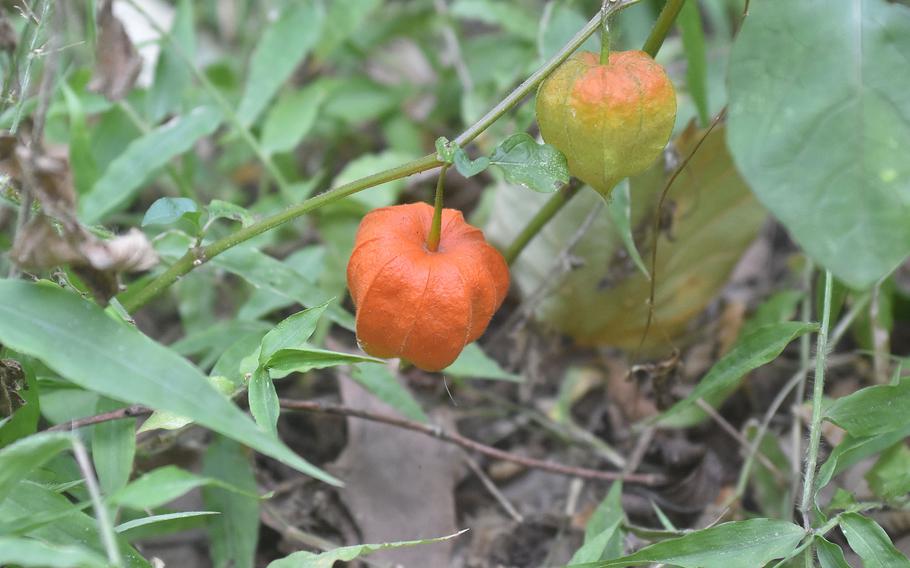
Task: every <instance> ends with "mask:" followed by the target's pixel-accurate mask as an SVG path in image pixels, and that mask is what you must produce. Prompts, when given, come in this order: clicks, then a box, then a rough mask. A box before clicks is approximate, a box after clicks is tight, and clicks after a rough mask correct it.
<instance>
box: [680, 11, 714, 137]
mask: <svg viewBox="0 0 910 568" xmlns="http://www.w3.org/2000/svg"><path fill="white" fill-rule="evenodd" d="M677 19H678V21H679V28H680V30H681V31H682V42H683V49H684V50H685V52H686V88H687V89H688V91H689V96H691V97H692V100H694V101H695V108H696V109H698V121H699V124H700V125H701V127H702V128H707V127H708V124H709V123H710V121H711V120H710V117H709V116H708V58H707V55H706V54H705V31H704V30H703V29H702V26H701V14H700V13H699V11H698V2H683V6H682V10H680V12H679V16H678V17H677Z"/></svg>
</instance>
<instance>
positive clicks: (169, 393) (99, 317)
mask: <svg viewBox="0 0 910 568" xmlns="http://www.w3.org/2000/svg"><path fill="white" fill-rule="evenodd" d="M0 341H2V342H3V343H5V344H6V345H8V346H10V347H12V348H13V349H16V350H17V351H20V352H22V353H26V354H29V355H32V356H34V357H37V358H39V359H41V360H42V361H43V362H44V363H45V364H46V365H48V366H49V367H50V368H52V369H54V370H55V371H56V372H58V373H59V374H60V375H61V376H63V377H65V378H67V379H69V380H70V381H72V382H74V383H76V384H78V385H79V386H82V387H84V388H87V389H92V390H94V391H96V392H98V393H101V394H104V395H106V396H109V397H111V398H115V399H117V400H121V401H124V402H131V403H138V404H145V405H148V406H151V407H153V408H155V409H159V410H166V411H169V412H173V413H175V414H178V415H181V416H186V417H188V418H191V419H193V420H195V421H196V422H198V423H199V424H202V425H203V426H206V427H208V428H211V429H212V430H215V431H216V432H221V433H223V434H224V435H226V436H229V437H232V438H234V439H236V440H238V441H240V442H243V443H244V444H247V445H249V446H251V447H253V448H255V449H257V450H258V451H260V452H262V453H264V454H266V455H269V456H271V457H273V458H275V459H278V460H279V461H282V462H284V463H285V464H287V465H289V466H291V467H293V468H295V469H297V470H299V471H301V472H303V473H305V474H307V475H311V476H313V477H315V478H317V479H321V480H323V481H326V482H328V483H332V484H337V483H339V482H338V481H337V480H336V479H334V478H333V477H332V476H330V475H328V474H326V473H325V472H323V471H322V470H320V469H318V468H316V467H314V466H313V465H311V464H309V463H308V462H306V461H305V460H303V459H302V458H300V457H299V456H297V455H296V454H294V453H293V452H292V451H291V450H290V449H289V448H288V447H287V446H285V445H284V444H282V443H281V442H279V441H278V440H276V439H275V438H273V437H271V436H269V435H268V434H266V433H265V432H263V431H262V430H260V429H259V428H258V427H257V426H256V425H255V423H253V421H252V420H250V419H249V418H248V417H247V416H246V415H245V414H244V413H243V412H242V411H240V409H239V408H237V407H236V406H234V405H233V404H232V403H231V402H230V401H229V400H227V399H226V398H225V397H224V396H223V395H222V394H221V393H219V392H218V391H217V390H215V388H214V387H212V386H211V384H210V383H209V382H208V380H206V378H205V376H204V375H203V374H202V373H200V372H199V370H198V369H196V368H195V367H194V366H193V365H191V364H190V363H189V362H188V361H187V360H186V359H184V358H182V357H180V356H179V355H177V354H176V353H174V352H173V351H170V350H169V349H167V348H166V347H164V346H162V345H160V344H158V343H156V342H154V341H153V340H151V339H149V338H148V337H146V336H145V335H142V334H141V333H140V332H139V331H138V330H136V329H135V328H133V327H129V326H126V325H122V324H119V323H117V322H115V321H114V320H112V319H111V318H109V317H108V316H107V315H105V313H104V311H102V310H101V309H100V308H98V307H97V306H95V305H94V304H91V303H89V302H86V301H84V300H82V299H81V298H79V297H77V296H75V295H73V294H71V293H69V292H65V291H64V290H62V289H60V288H57V287H56V286H50V285H41V284H31V283H27V282H22V281H10V280H3V281H0Z"/></svg>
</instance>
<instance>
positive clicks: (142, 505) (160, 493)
mask: <svg viewBox="0 0 910 568" xmlns="http://www.w3.org/2000/svg"><path fill="white" fill-rule="evenodd" d="M208 485H213V486H217V487H221V488H222V489H226V490H228V491H234V492H237V493H241V494H244V495H247V496H248V497H253V498H256V494H255V493H252V494H250V493H248V492H246V491H244V490H242V489H238V488H236V487H233V486H231V485H230V484H229V483H225V482H223V481H221V480H218V479H213V478H210V477H202V476H199V475H196V474H194V473H190V472H188V471H185V470H182V469H180V468H179V467H177V466H173V465H166V466H163V467H159V468H158V469H154V470H152V471H150V472H148V473H146V474H144V475H143V476H142V477H140V478H138V479H136V480H134V481H132V482H131V483H130V484H129V485H127V486H126V487H124V488H122V489H120V490H119V491H118V492H117V493H115V494H113V495H112V496H111V497H110V500H111V502H112V503H115V504H117V505H122V506H124V507H130V508H132V509H136V510H139V511H142V510H146V509H156V508H158V507H160V506H162V505H165V504H167V503H170V502H171V501H173V500H174V499H176V498H178V497H180V496H181V495H184V494H185V493H188V492H190V491H192V490H193V489H196V488H197V487H205V486H208Z"/></svg>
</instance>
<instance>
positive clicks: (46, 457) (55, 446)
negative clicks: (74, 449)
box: [0, 432, 72, 518]
mask: <svg viewBox="0 0 910 568" xmlns="http://www.w3.org/2000/svg"><path fill="white" fill-rule="evenodd" d="M71 444H72V436H71V435H70V434H65V433H62V432H42V433H38V434H34V435H32V436H29V437H27V438H23V439H21V440H19V441H17V442H14V443H12V444H10V445H9V446H7V447H5V448H3V449H2V450H0V503H2V502H3V500H4V499H5V498H6V497H7V496H8V495H9V494H10V493H11V492H12V491H13V490H14V489H15V488H16V485H17V484H18V483H19V482H20V481H22V480H23V479H25V477H26V476H27V475H28V474H29V473H30V472H31V471H32V470H33V469H36V468H38V467H41V466H42V465H44V464H45V463H47V462H48V461H50V460H51V458H53V457H54V456H56V455H57V454H59V453H60V452H62V451H64V450H67V449H69V448H70V445H71ZM0 518H3V517H2V516H0Z"/></svg>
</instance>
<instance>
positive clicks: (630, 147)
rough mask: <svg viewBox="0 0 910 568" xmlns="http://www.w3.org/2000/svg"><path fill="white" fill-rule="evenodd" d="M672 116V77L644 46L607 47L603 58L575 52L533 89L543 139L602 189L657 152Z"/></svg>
mask: <svg viewBox="0 0 910 568" xmlns="http://www.w3.org/2000/svg"><path fill="white" fill-rule="evenodd" d="M675 122H676V92H675V91H674V90H673V83H672V82H671V81H670V78H669V77H667V74H666V73H665V72H664V69H663V67H661V66H660V65H659V64H657V62H655V61H654V59H652V58H651V56H650V55H648V54H647V53H645V52H643V51H618V52H612V53H610V57H609V60H608V62H607V63H606V64H605V65H602V64H601V63H600V57H599V55H598V54H595V53H591V52H590V51H583V52H580V53H577V54H575V55H574V56H572V57H571V58H570V59H568V60H566V62H565V63H563V64H562V65H561V66H559V68H557V69H556V71H554V72H553V74H552V75H550V77H548V78H547V80H546V81H544V82H543V84H541V86H540V90H539V91H538V92H537V123H538V124H539V125H540V134H541V136H543V139H544V141H545V142H546V143H547V144H550V145H552V146H555V147H556V148H557V149H559V151H561V152H562V153H563V154H565V156H566V159H567V160H568V163H569V171H570V172H571V173H572V175H573V176H575V177H577V178H578V179H580V180H581V181H583V182H585V183H586V184H588V185H590V186H591V187H593V188H594V189H596V190H597V191H598V192H599V193H600V194H601V195H603V196H604V197H607V196H608V195H609V194H610V191H612V189H613V186H615V185H616V184H617V183H618V182H619V181H620V180H622V179H623V178H626V177H629V176H633V175H636V174H639V173H641V172H643V171H645V170H646V169H647V168H648V166H650V165H651V164H652V163H653V162H654V160H656V159H657V157H658V156H660V154H661V152H662V151H663V149H664V147H665V146H666V145H667V142H668V141H669V140H670V134H671V133H672V131H673V124H674V123H675Z"/></svg>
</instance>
